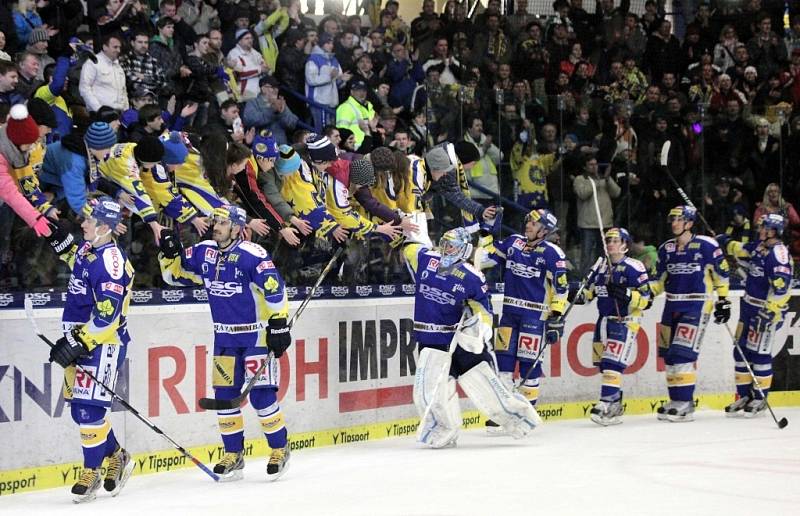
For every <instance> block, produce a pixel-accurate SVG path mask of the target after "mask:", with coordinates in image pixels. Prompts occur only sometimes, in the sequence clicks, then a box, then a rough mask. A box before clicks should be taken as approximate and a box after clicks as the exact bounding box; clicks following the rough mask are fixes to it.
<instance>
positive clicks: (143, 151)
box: [133, 134, 164, 163]
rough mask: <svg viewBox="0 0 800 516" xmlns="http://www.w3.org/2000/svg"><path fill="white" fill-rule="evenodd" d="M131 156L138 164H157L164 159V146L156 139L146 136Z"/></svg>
mask: <svg viewBox="0 0 800 516" xmlns="http://www.w3.org/2000/svg"><path fill="white" fill-rule="evenodd" d="M133 156H134V157H135V158H136V161H138V162H140V163H158V162H160V161H161V159H162V158H163V157H164V145H162V144H161V140H159V139H158V137H156V136H153V135H150V134H148V135H146V136H143V137H142V139H141V140H139V143H137V144H136V147H134V148H133Z"/></svg>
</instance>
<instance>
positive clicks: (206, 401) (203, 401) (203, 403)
mask: <svg viewBox="0 0 800 516" xmlns="http://www.w3.org/2000/svg"><path fill="white" fill-rule="evenodd" d="M342 252H344V247H340V248H338V249H337V250H336V252H335V253H333V256H331V259H330V261H329V262H328V264H327V265H325V268H324V269H322V272H321V273H320V274H319V277H318V278H317V282H316V283H315V284H314V286H313V287H312V288H311V290H310V291H309V292H308V295H306V298H305V299H303V302H302V303H301V304H300V307H298V309H297V311H296V312H295V313H294V315H292V318H291V319H290V320H289V330H290V331H291V329H292V326H294V323H295V322H297V319H298V318H299V317H300V314H302V313H303V310H305V308H306V306H308V303H309V302H310V301H311V298H312V297H314V292H315V291H316V290H317V287H319V285H320V284H321V283H322V280H324V279H325V276H327V275H328V273H329V272H330V271H331V269H333V265H334V264H335V263H336V261H337V260H338V259H339V257H340V256H341V255H342ZM273 357H274V354H273V353H272V352H271V351H270V353H269V356H268V357H267V358H266V360H264V361H263V362H262V363H261V366H260V367H259V368H258V370H257V371H256V372H255V374H254V375H253V377H252V378H250V381H249V382H247V385H246V386H245V387H244V390H243V391H242V393H241V394H240V395H238V396H236V397H235V398H231V399H229V400H223V399H218V398H200V399H199V400H198V402H197V403H198V405H200V407H202V408H204V409H206V410H231V409H235V408H238V407H239V406H241V404H242V402H243V401H244V400H245V398H247V395H248V394H250V391H251V390H253V387H255V385H256V382H257V381H258V378H259V377H260V376H261V375H262V374H263V373H264V370H265V369H266V368H267V364H269V363H270V361H271V360H272V358H273Z"/></svg>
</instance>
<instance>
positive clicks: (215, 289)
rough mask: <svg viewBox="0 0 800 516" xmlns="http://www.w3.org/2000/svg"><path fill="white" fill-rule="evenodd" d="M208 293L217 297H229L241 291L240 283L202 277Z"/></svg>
mask: <svg viewBox="0 0 800 516" xmlns="http://www.w3.org/2000/svg"><path fill="white" fill-rule="evenodd" d="M203 282H204V283H205V285H206V288H207V289H208V293H209V294H211V295H212V296H217V297H231V296H234V295H236V294H241V293H242V284H241V283H236V282H235V281H216V280H215V281H211V280H210V279H208V278H203Z"/></svg>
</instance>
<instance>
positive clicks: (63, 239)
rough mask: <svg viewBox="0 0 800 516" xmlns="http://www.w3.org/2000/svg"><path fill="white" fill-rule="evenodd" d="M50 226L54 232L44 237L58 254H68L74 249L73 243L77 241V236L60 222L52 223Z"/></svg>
mask: <svg viewBox="0 0 800 516" xmlns="http://www.w3.org/2000/svg"><path fill="white" fill-rule="evenodd" d="M50 228H51V229H52V232H51V233H50V236H47V237H44V238H45V240H47V243H48V244H50V247H51V248H52V249H53V251H55V253H56V254H57V255H58V256H62V255H64V254H67V253H68V252H69V251H70V249H72V244H74V243H75V237H74V236H72V233H70V232H69V231H67V230H66V229H64V228H63V227H61V226H60V225H58V224H52V223H51V224H50Z"/></svg>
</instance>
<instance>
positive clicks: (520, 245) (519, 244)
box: [511, 238, 525, 251]
mask: <svg viewBox="0 0 800 516" xmlns="http://www.w3.org/2000/svg"><path fill="white" fill-rule="evenodd" d="M511 247H516V248H517V249H519V250H520V251H522V250H523V249H525V241H524V240H522V239H521V238H517V239H516V240H514V243H513V244H511Z"/></svg>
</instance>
